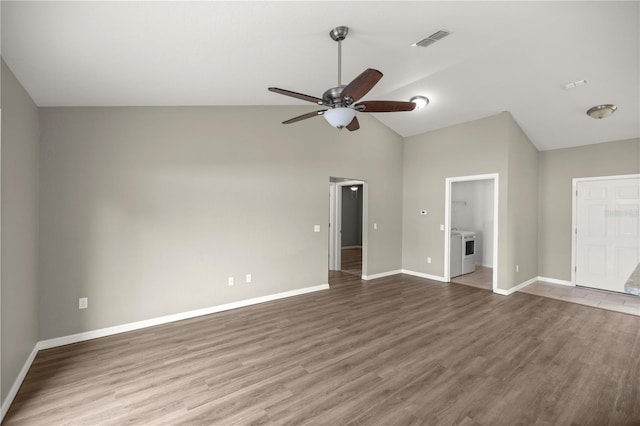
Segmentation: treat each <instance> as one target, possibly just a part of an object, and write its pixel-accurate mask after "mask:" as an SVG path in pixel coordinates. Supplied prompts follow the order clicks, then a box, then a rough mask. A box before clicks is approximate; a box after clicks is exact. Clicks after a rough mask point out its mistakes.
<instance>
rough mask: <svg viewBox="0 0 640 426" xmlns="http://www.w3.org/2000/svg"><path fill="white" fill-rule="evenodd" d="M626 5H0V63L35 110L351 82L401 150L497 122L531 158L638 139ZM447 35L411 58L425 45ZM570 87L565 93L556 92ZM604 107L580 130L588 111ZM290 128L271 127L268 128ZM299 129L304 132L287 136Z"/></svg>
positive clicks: (254, 99)
mask: <svg viewBox="0 0 640 426" xmlns="http://www.w3.org/2000/svg"><path fill="white" fill-rule="evenodd" d="M639 4H640V3H639V2H637V1H625V2H615V1H587V2H577V1H569V2H521V1H514V2H480V1H472V2H463V1H453V2H430V1H424V2H422V1H414V2H400V1H382V2H370V1H340V2H330V1H317V2H306V1H288V2H287V1H262V2H244V1H239V2H236V1H232V2H219V1H213V2H183V1H166V2H153V1H140V2H126V1H113V2H111V1H104V2H82V1H78V2H58V1H45V2H31V1H16V2H12V1H3V2H2V11H1V13H2V56H3V57H4V59H5V61H6V62H7V64H8V65H9V67H10V68H11V69H12V70H13V72H14V73H15V74H16V76H17V78H18V79H19V80H20V82H21V83H22V84H23V86H24V87H25V88H26V90H27V91H28V92H29V94H30V95H31V96H32V98H33V99H34V101H35V102H36V104H37V105H39V106H96V105H99V106H128V105H300V106H301V111H300V113H301V114H302V113H304V112H307V111H308V109H307V108H303V106H309V105H310V104H309V103H306V102H304V101H300V100H296V99H293V98H288V97H285V96H280V95H277V94H274V93H271V92H268V91H267V87H269V86H277V87H281V88H284V89H289V90H293V91H296V92H302V93H306V94H309V95H313V96H321V95H322V93H323V92H324V91H325V90H326V89H328V88H330V87H333V86H336V84H337V44H336V43H335V42H334V41H332V40H331V39H330V38H329V31H330V30H331V29H332V28H334V27H336V26H339V25H345V26H348V27H349V28H350V33H349V35H348V37H347V39H346V40H345V41H344V42H343V61H342V66H343V71H342V74H343V83H346V82H348V81H350V80H351V79H352V78H354V77H355V76H356V75H358V74H359V73H360V72H361V71H363V70H364V69H365V68H376V69H379V70H380V71H382V72H383V73H384V77H383V79H382V80H381V81H380V82H379V83H378V85H377V86H376V87H375V88H374V89H373V90H372V91H371V92H369V94H368V95H367V96H366V97H365V98H364V99H365V100H373V99H391V100H402V101H407V100H409V98H410V97H412V96H414V95H423V96H426V97H428V98H429V99H430V101H431V102H430V104H429V105H428V106H427V107H425V108H423V109H421V110H416V111H413V112H399V113H385V114H376V117H377V118H378V119H379V120H380V121H382V122H383V123H384V124H386V125H387V126H389V127H390V128H392V129H394V130H395V131H396V132H397V133H399V134H400V135H403V136H409V135H414V134H418V133H422V132H425V131H429V130H434V129H438V128H441V127H445V126H450V125H454V124H457V123H461V122H465V121H469V120H473V119H477V118H481V117H484V116H487V115H491V114H495V113H498V112H501V111H510V112H511V114H512V115H513V116H514V118H515V120H516V121H517V122H518V123H519V125H520V126H521V127H522V129H523V130H524V131H525V133H526V134H527V135H528V136H529V138H530V139H531V140H532V142H533V143H534V144H535V145H536V146H537V147H538V149H540V150H546V149H554V148H562V147H569V146H577V145H585V144H591V143H598V142H606V141H611V140H619V139H627V138H634V137H639V136H640V68H639V67H640V19H639V17H640V8H639ZM438 30H446V31H448V32H450V33H451V35H449V36H448V37H446V38H444V39H442V40H440V41H439V42H437V43H435V44H433V45H431V46H429V47H426V48H423V47H412V46H411V45H412V44H413V43H414V42H416V41H419V40H421V39H423V38H425V37H426V36H428V35H430V34H432V33H434V32H436V31H438ZM580 80H586V84H584V85H582V86H579V87H575V88H572V89H565V88H563V85H565V84H566V83H571V82H575V81H580ZM603 103H613V104H616V105H617V106H618V111H617V112H616V113H615V114H613V116H611V117H609V118H607V119H603V120H594V119H592V118H590V117H588V116H587V115H586V114H585V112H586V110H587V109H588V108H590V107H592V106H594V105H598V104H603ZM288 118H290V117H282V119H283V120H285V119H288ZM291 125H295V126H304V125H305V122H304V121H302V122H299V123H295V124H291Z"/></svg>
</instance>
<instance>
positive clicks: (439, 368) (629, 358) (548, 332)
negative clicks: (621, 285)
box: [3, 272, 640, 426]
mask: <svg viewBox="0 0 640 426" xmlns="http://www.w3.org/2000/svg"><path fill="white" fill-rule="evenodd" d="M330 284H331V289H330V290H328V291H323V292H317V293H311V294H306V295H302V296H297V297H292V298H288V299H283V300H277V301H273V302H269V303H263V304H260V305H255V306H250V307H246V308H242V309H236V310H233V311H227V312H220V313H217V314H213V315H208V316H204V317H200V318H192V319H189V320H185V321H179V322H175V323H171V324H166V325H162V326H158V327H151V328H147V329H143V330H137V331H134V332H130V333H122V334H119V335H115V336H110V337H105V338H100V339H95V340H91V341H87V342H82V343H78V344H74V345H67V346H64V347H59V348H54V349H49V350H44V351H41V352H40V353H39V354H38V356H37V357H36V360H35V361H34V363H33V365H32V367H31V369H30V371H29V373H28V374H27V377H26V379H25V382H24V383H23V385H22V387H21V389H20V391H19V392H18V395H17V396H16V398H15V401H14V403H13V405H12V406H11V407H10V409H9V412H8V413H7V415H6V417H5V420H4V423H3V424H6V425H58V424H69V425H77V424H82V425H86V424H90V425H121V424H133V425H175V424H212V425H225V426H226V425H248V424H252V425H253V424H255V425H261V424H264V425H281V424H311V425H325V424H332V425H336V424H348V425H353V426H355V425H372V424H373V425H378V424H384V425H392V424H399V425H440V424H442V425H454V424H455V425H468V426H478V425H492V426H493V425H515V424H531V425H564V424H566V425H590V424H592V425H626V426H631V425H640V317H637V316H633V315H627V314H624V313H617V312H610V311H605V310H602V309H597V308H592V307H588V306H581V305H576V304H573V303H567V302H563V301H560V300H554V299H548V298H543V297H540V296H537V295H533V294H525V293H516V294H514V295H511V296H509V297H504V296H500V295H496V294H493V293H491V292H488V291H486V290H481V289H478V288H474V287H470V286H464V285H457V284H446V283H440V282H434V281H430V280H426V279H422V278H418V277H412V276H406V275H396V276H392V277H386V278H381V279H378V280H370V281H361V280H360V278H359V276H357V275H356V274H353V273H344V272H331V273H330Z"/></svg>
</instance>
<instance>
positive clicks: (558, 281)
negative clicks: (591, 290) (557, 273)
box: [538, 277, 575, 287]
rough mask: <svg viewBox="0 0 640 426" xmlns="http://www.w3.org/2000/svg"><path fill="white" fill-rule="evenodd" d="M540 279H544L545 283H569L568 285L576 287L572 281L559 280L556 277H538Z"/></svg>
mask: <svg viewBox="0 0 640 426" xmlns="http://www.w3.org/2000/svg"><path fill="white" fill-rule="evenodd" d="M538 281H544V282H545V283H551V284H560V285H568V286H571V287H575V286H574V285H573V283H572V282H571V281H567V280H559V279H556V278H548V277H538Z"/></svg>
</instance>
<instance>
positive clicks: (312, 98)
mask: <svg viewBox="0 0 640 426" xmlns="http://www.w3.org/2000/svg"><path fill="white" fill-rule="evenodd" d="M269 91H270V92H273V93H279V94H281V95H285V96H291V97H292V98H296V99H302V100H303V101H308V102H313V103H314V104H318V105H322V104H323V103H324V101H323V100H322V99H320V98H316V97H315V96H310V95H305V94H303V93H297V92H292V91H291V90H284V89H279V88H277V87H269Z"/></svg>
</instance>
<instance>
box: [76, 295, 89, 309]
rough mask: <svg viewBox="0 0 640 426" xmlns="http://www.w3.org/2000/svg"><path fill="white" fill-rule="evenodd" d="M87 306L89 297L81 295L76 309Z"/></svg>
mask: <svg viewBox="0 0 640 426" xmlns="http://www.w3.org/2000/svg"><path fill="white" fill-rule="evenodd" d="M88 307H89V298H88V297H81V298H79V299H78V309H87V308H88Z"/></svg>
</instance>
